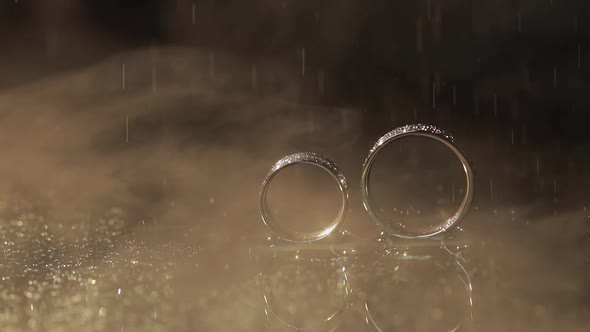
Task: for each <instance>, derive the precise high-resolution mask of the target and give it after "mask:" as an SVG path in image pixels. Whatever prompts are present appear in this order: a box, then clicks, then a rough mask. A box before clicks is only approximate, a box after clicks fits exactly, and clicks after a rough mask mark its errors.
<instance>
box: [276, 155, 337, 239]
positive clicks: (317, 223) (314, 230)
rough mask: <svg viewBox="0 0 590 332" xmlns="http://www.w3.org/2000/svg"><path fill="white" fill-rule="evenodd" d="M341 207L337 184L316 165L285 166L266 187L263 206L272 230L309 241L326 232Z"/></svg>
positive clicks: (335, 219) (327, 172)
mask: <svg viewBox="0 0 590 332" xmlns="http://www.w3.org/2000/svg"><path fill="white" fill-rule="evenodd" d="M342 206H343V198H342V193H341V191H340V187H339V185H338V181H337V180H336V179H335V178H334V176H333V175H332V174H331V173H330V172H329V171H328V170H326V169H324V168H323V167H321V166H319V165H317V164H311V163H307V162H299V163H296V164H291V165H288V166H286V167H284V168H282V169H280V170H279V171H278V172H277V173H276V174H275V175H274V177H273V178H272V181H271V182H270V183H269V184H268V189H267V194H266V207H267V213H268V214H269V217H270V218H272V222H273V224H274V227H275V228H276V229H278V230H280V231H281V232H283V233H289V234H290V235H291V236H294V237H296V238H297V239H303V238H309V239H313V238H316V237H318V236H320V235H321V234H324V232H329V231H330V230H331V229H332V228H333V226H334V225H335V224H336V222H337V221H338V220H337V219H338V216H339V214H340V211H341V209H342ZM279 235H280V234H279Z"/></svg>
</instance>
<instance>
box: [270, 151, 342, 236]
mask: <svg viewBox="0 0 590 332" xmlns="http://www.w3.org/2000/svg"><path fill="white" fill-rule="evenodd" d="M297 164H308V165H312V166H316V167H320V168H322V169H323V170H325V171H326V172H327V173H328V174H330V176H331V177H332V178H333V179H334V180H336V183H337V184H338V188H339V190H340V194H341V197H342V204H341V206H340V210H339V211H338V215H337V216H336V218H334V220H333V221H332V222H331V223H330V225H328V226H327V227H326V228H324V229H322V230H319V231H316V232H297V231H293V230H290V229H288V228H285V227H284V226H281V225H279V224H278V223H277V222H276V220H275V219H274V218H273V217H272V215H271V213H270V212H269V207H268V201H267V194H268V188H269V185H270V183H271V181H272V180H273V178H274V177H275V176H276V175H277V174H278V173H280V171H281V170H284V169H285V168H287V167H291V166H294V165H297ZM348 198H349V190H348V184H347V182H346V177H345V176H344V174H343V173H342V172H341V171H340V169H339V168H338V167H337V166H336V164H335V163H334V162H332V161H331V160H329V159H328V158H327V157H324V156H322V155H320V154H317V153H315V152H300V153H295V154H292V155H289V156H286V157H284V158H282V159H281V160H279V161H277V162H276V163H275V164H274V165H273V167H272V169H271V171H270V172H269V173H268V175H267V176H266V178H265V179H264V181H263V182H262V189H261V191H260V215H261V216H262V221H263V222H264V224H265V225H266V226H267V227H268V228H269V229H270V230H271V231H272V232H273V233H274V234H275V235H277V236H278V237H280V238H282V239H284V240H287V241H291V242H311V241H317V240H321V239H323V238H325V237H326V236H328V235H330V234H331V233H332V232H333V231H334V230H335V229H337V228H338V227H340V225H341V224H342V222H343V221H344V217H345V216H346V213H347V212H348V204H349V203H348Z"/></svg>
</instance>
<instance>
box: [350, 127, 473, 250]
mask: <svg viewBox="0 0 590 332" xmlns="http://www.w3.org/2000/svg"><path fill="white" fill-rule="evenodd" d="M407 136H422V137H428V138H432V139H435V140H437V141H439V142H442V143H444V144H445V145H446V146H447V147H448V148H450V149H451V151H453V153H454V154H455V155H456V156H457V158H459V160H460V161H461V164H462V166H463V170H464V172H465V178H466V190H465V196H464V197H463V201H462V202H461V205H460V206H459V208H458V209H457V211H456V212H455V213H454V214H453V215H452V216H451V217H450V218H448V219H447V220H446V221H445V222H444V224H443V225H442V226H441V227H439V228H438V229H437V230H436V231H434V232H431V233H427V234H415V233H412V232H410V231H408V230H406V229H404V228H401V227H398V228H392V227H390V226H389V225H387V223H385V222H384V221H383V220H382V218H381V217H380V216H379V214H377V212H376V210H375V208H374V207H373V200H372V199H371V197H370V195H369V192H370V191H369V190H370V188H369V176H370V174H371V168H372V166H373V163H374V162H375V159H376V158H377V155H378V154H379V151H381V149H382V148H383V147H385V146H386V145H387V144H390V143H392V142H393V141H395V140H398V139H401V138H403V137H407ZM361 197H362V199H363V205H364V207H365V210H367V212H368V213H369V215H370V216H371V218H372V219H373V220H374V221H375V222H376V223H377V224H378V225H379V226H381V228H383V230H385V231H386V232H387V233H389V234H390V235H394V236H397V237H402V238H426V237H431V236H434V235H438V234H440V233H443V232H445V231H447V230H448V229H449V228H452V227H453V226H456V225H457V224H458V223H459V221H461V219H462V218H463V216H465V214H466V213H467V211H468V210H469V205H470V204H471V199H472V198H473V171H472V169H471V166H470V165H469V162H468V161H467V158H465V155H464V154H463V153H462V152H461V150H460V149H459V148H458V147H457V146H456V145H455V144H454V143H453V136H451V135H450V134H448V133H445V132H444V131H442V130H440V129H439V128H437V127H435V126H430V125H423V124H413V125H406V126H403V127H399V128H396V129H394V130H392V131H390V132H388V133H387V134H385V135H383V136H382V137H381V138H379V140H377V142H376V143H375V145H373V147H372V148H371V150H370V151H369V155H368V156H367V159H365V162H364V164H363V171H362V174H361Z"/></svg>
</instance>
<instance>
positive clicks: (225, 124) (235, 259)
mask: <svg viewBox="0 0 590 332" xmlns="http://www.w3.org/2000/svg"><path fill="white" fill-rule="evenodd" d="M149 54H151V53H150V51H149V50H145V51H138V52H137V53H133V54H126V55H121V56H116V57H113V58H110V59H108V60H106V61H104V62H100V63H98V64H95V65H93V66H91V67H89V68H87V69H86V70H85V71H83V72H80V73H73V74H64V75H63V76H61V77H57V78H51V79H49V80H48V81H47V82H37V83H32V84H30V85H24V86H22V87H18V88H15V89H13V90H10V91H4V92H3V93H2V94H1V95H0V105H3V107H6V109H4V110H3V113H2V121H1V122H0V129H1V130H0V142H1V143H2V147H3V148H2V151H3V152H2V153H3V156H4V159H3V162H2V164H1V165H0V176H1V177H2V181H0V182H1V183H2V184H1V185H0V188H1V189H2V193H1V196H0V245H1V248H2V253H3V255H2V260H1V261H0V275H1V278H2V279H1V282H0V327H2V330H4V331H21V330H26V329H30V330H38V331H45V330H52V331H74V330H104V331H136V330H137V331H265V330H267V331H297V330H299V331H456V330H461V331H478V332H479V331H522V330H529V331H532V330H534V331H556V330H562V331H586V330H587V327H588V325H589V324H590V299H589V297H588V294H589V293H590V283H589V282H588V280H590V265H589V264H590V262H589V261H588V260H589V257H590V242H589V240H588V236H589V230H588V227H589V226H588V220H589V215H590V211H588V208H589V207H590V206H587V197H588V196H587V194H588V190H587V189H586V186H585V183H586V182H587V180H585V179H588V177H587V174H586V173H585V172H586V171H585V170H584V167H583V165H584V164H583V161H584V159H583V157H581V156H583V153H580V155H576V154H572V155H571V156H570V157H571V158H572V159H573V160H577V161H578V162H579V164H578V166H579V168H580V169H581V170H580V171H579V172H569V171H563V172H561V173H555V174H554V175H551V176H549V175H546V173H544V171H545V168H544V167H545V165H547V164H549V160H550V158H548V157H547V155H548V154H549V153H548V152H546V151H545V150H541V152H539V153H540V156H541V157H540V162H539V161H538V159H537V158H539V157H538V155H539V154H538V153H536V152H535V151H533V149H531V148H529V147H527V146H525V145H521V146H518V147H512V148H510V146H511V142H510V140H507V141H506V142H503V143H502V142H500V143H497V144H498V145H499V146H501V147H506V149H504V150H501V149H497V150H495V151H496V152H495V153H494V154H493V155H492V154H490V152H489V149H488V148H487V147H488V145H486V144H487V143H486V142H487V141H486V140H485V138H483V139H482V138H481V137H480V136H479V135H477V133H473V132H470V131H469V130H458V131H459V132H458V133H456V134H455V133H454V134H455V135H456V143H457V144H458V145H459V146H461V147H462V148H463V149H465V151H466V152H467V154H468V155H469V157H470V159H471V160H473V167H474V169H475V171H476V197H475V200H474V202H473V204H472V207H471V211H470V213H469V214H468V215H467V216H466V218H465V219H464V220H463V222H462V223H461V225H460V228H459V229H456V230H454V231H452V232H449V233H448V234H446V236H445V237H444V238H437V239H430V240H419V241H408V240H400V239H396V238H393V237H389V236H387V234H382V230H381V229H380V228H379V227H378V226H377V225H376V224H375V223H374V222H373V221H372V220H371V219H370V218H369V217H368V215H367V214H366V212H365V211H364V210H363V208H362V205H361V200H360V194H359V187H358V185H357V184H358V183H359V177H360V168H361V165H362V162H363V160H364V158H365V157H366V154H367V151H368V149H369V148H370V146H371V144H372V143H373V142H374V140H375V139H377V138H378V137H379V136H380V135H381V134H383V132H371V131H367V130H366V129H363V128H362V127H361V125H360V123H362V122H361V121H360V118H361V117H362V116H363V115H362V114H363V113H362V111H360V110H356V109H335V108H329V107H325V108H320V107H317V106H313V107H312V106H309V105H304V104H300V103H297V102H295V101H294V99H295V98H292V91H291V90H289V89H287V88H286V89H285V90H284V91H282V92H281V93H277V94H273V95H271V96H265V97H264V98H262V97H260V96H257V95H255V94H254V93H252V92H251V91H249V90H247V89H245V88H243V87H241V85H239V84H237V83H236V81H235V80H238V78H236V77H235V76H231V75H228V76H227V77H225V78H224V79H219V80H211V79H210V78H209V76H208V75H209V74H208V67H207V66H206V65H205V66H201V65H199V64H200V63H201V62H199V61H201V60H203V61H205V62H204V63H207V62H206V59H207V58H208V55H207V54H202V53H199V52H196V51H189V50H184V49H175V48H168V49H163V50H160V55H159V56H160V58H159V59H160V60H159V64H160V65H159V67H158V70H159V71H160V72H162V73H163V74H161V76H160V77H167V76H166V75H168V76H170V77H172V76H174V77H177V78H178V79H177V80H169V81H165V80H164V81H162V82H159V83H158V86H157V89H156V90H153V89H152V85H151V83H149V82H150V80H151V79H152V78H151V77H152V76H151V75H152V74H151V64H150V60H148V59H149V56H148V55H149ZM223 61H226V65H227V66H229V65H230V64H232V65H234V66H237V67H239V66H243V67H246V68H247V67H248V65H247V64H243V63H241V62H240V61H239V60H237V59H232V58H229V57H228V58H223V57H220V58H218V62H217V64H218V66H219V67H218V70H219V71H218V72H217V73H218V74H219V75H221V77H223V70H222V68H227V67H224V65H223V63H224V62H223ZM122 63H134V65H135V66H137V68H140V69H141V68H142V69H145V70H143V71H139V70H138V72H137V74H136V75H137V76H136V77H135V78H134V80H131V78H128V81H127V85H126V87H125V89H124V90H122V89H120V87H119V86H118V85H117V87H116V88H113V86H112V85H113V84H112V82H113V81H116V82H117V84H118V82H120V80H119V79H120V74H121V73H120V70H121V66H120V65H121V64H122ZM182 63H185V64H186V66H187V67H186V68H193V67H191V66H194V68H193V69H191V70H193V71H194V72H195V73H201V74H202V76H199V75H197V74H194V75H191V77H185V76H183V73H184V72H185V69H186V68H184V69H183V68H180V69H179V68H177V66H180V64H182ZM173 64H174V65H173ZM199 66H201V67H199ZM260 70H263V69H262V66H261V68H260ZM164 73H166V74H164ZM128 75H130V74H129V73H128ZM142 75H143V76H142ZM287 76H289V75H287ZM183 77H184V78H187V79H189V78H192V79H193V83H192V85H187V84H184V83H185V81H183V80H182V79H180V78H183ZM287 81H288V80H287ZM145 82H147V83H146V84H147V85H146V84H144V83H145ZM393 126H394V125H393V124H392V126H391V127H393ZM391 129H392V128H391ZM449 130H450V129H449ZM308 150H309V151H317V152H319V153H322V154H326V155H329V156H330V157H331V158H332V159H333V160H334V161H335V162H337V163H338V165H339V166H341V168H342V170H343V172H344V173H345V174H346V175H347V177H348V179H349V184H350V187H351V211H350V214H349V215H348V216H347V218H346V221H345V222H344V224H343V227H342V229H340V230H339V232H338V233H336V234H334V235H333V236H330V237H328V238H325V239H323V240H321V241H318V242H314V243H304V244H295V243H289V242H285V241H281V240H280V239H276V238H274V237H272V234H271V233H270V232H269V230H268V229H267V228H265V227H264V224H263V223H262V220H261V218H260V214H259V211H258V194H259V189H260V184H261V182H262V180H263V179H264V177H265V176H266V174H267V172H268V170H269V168H270V167H271V165H272V164H273V163H274V162H275V161H276V160H278V159H280V158H282V157H283V156H284V155H287V154H290V153H294V152H298V151H308ZM409 151H412V150H409ZM410 157H411V156H410ZM410 157H408V158H410ZM399 158H401V157H397V158H393V160H392V161H391V162H392V163H394V165H392V167H391V172H390V173H389V174H388V173H387V172H386V171H385V170H386V169H387V167H386V165H385V166H383V169H382V171H381V173H382V174H381V176H383V183H385V184H388V185H391V186H397V187H396V189H399V188H403V187H404V186H407V185H409V184H412V183H419V184H420V185H419V186H416V187H412V188H409V189H407V190H400V191H389V192H387V190H386V189H388V188H387V187H384V188H382V189H383V190H384V192H385V194H386V196H387V198H388V200H385V203H384V204H388V206H386V208H394V207H395V204H397V203H398V202H403V204H406V203H408V202H410V203H412V202H415V204H416V205H417V206H421V209H423V210H424V209H428V208H432V205H436V204H433V203H432V202H433V196H436V195H440V197H441V199H440V203H441V204H440V205H441V206H443V207H444V206H445V205H444V204H447V203H448V204H447V205H448V206H451V207H452V204H451V203H452V201H453V199H452V197H453V196H452V195H453V191H452V190H453V186H452V185H451V189H450V191H449V185H448V183H446V182H445V183H444V184H443V185H442V187H440V188H442V189H441V190H438V189H440V188H439V187H438V185H439V184H440V183H437V180H436V179H442V180H445V181H447V180H449V181H447V182H453V181H450V180H451V179H454V177H455V175H456V174H455V173H454V172H455V171H454V170H451V169H450V168H449V169H447V168H446V167H443V165H444V162H443V160H441V159H440V158H437V160H435V161H432V162H437V165H440V167H433V168H432V176H433V178H432V179H430V178H428V177H425V176H424V175H423V174H422V175H421V174H414V173H413V172H412V171H415V170H418V171H422V170H424V169H426V168H427V166H432V162H431V163H430V164H429V163H428V162H426V164H424V165H423V166H421V167H419V168H416V166H412V165H406V164H404V163H398V162H396V160H397V159H399ZM426 159H428V158H426ZM412 160H413V159H411V158H410V159H408V161H409V162H411V161H412ZM539 163H540V164H541V166H539ZM449 165H454V164H453V163H452V162H449ZM394 166H395V167H394ZM404 167H405V171H404V169H403V168H404ZM412 167H414V169H412ZM449 167H450V166H449ZM539 168H540V169H539ZM458 174H460V173H458ZM434 176H436V177H434ZM413 177H415V181H413V180H412V178H413ZM294 181H296V180H294ZM288 183H289V182H288V181H286V182H285V184H286V185H288ZM523 183H525V184H526V183H529V184H530V185H528V186H527V185H523ZM327 184H328V186H329V184H332V182H327ZM437 188H438V189H437ZM389 189H391V187H389ZM455 189H456V190H457V191H456V194H457V195H459V194H460V193H461V191H460V185H458V186H457V187H456V188H455ZM437 190H438V191H437ZM433 193H434V194H433ZM437 193H438V194H437ZM283 194H284V195H287V196H288V194H289V192H288V191H285V192H283ZM313 194H314V195H319V196H320V199H319V200H316V201H314V202H312V203H314V204H315V203H317V202H318V201H323V200H325V201H326V202H331V201H333V200H334V197H333V195H334V194H335V195H338V192H336V193H334V192H333V191H330V190H328V189H326V190H325V191H324V190H318V191H317V192H314V193H313ZM322 195H325V196H326V197H321V196H322ZM291 196H293V195H291ZM398 197H399V199H398ZM275 198H276V197H275ZM290 199H293V200H296V199H297V197H291V198H290ZM306 199H309V198H306ZM335 199H336V200H337V199H338V196H336V198H335ZM387 202H391V203H387ZM434 202H435V203H436V202H437V201H436V197H434ZM286 203H287V202H285V204H286ZM443 203H444V204H443ZM326 205H330V204H327V203H326ZM310 206H313V208H314V209H315V210H314V211H311V213H310V211H306V210H305V209H307V208H303V209H302V210H301V215H307V216H313V217H314V218H318V219H321V216H322V214H325V218H332V217H333V215H334V209H333V208H332V206H331V205H330V208H327V209H326V210H325V211H324V210H322V207H323V206H322V204H316V205H313V204H311V205H310ZM437 208H440V207H437ZM447 208H448V207H447ZM296 210H297V208H289V209H287V211H289V220H294V221H293V222H296V220H297V211H296ZM293 211H295V212H293ZM436 211H437V210H436V209H434V210H432V213H435V212H436ZM443 212H445V211H443ZM424 218H427V217H424ZM420 221H421V222H425V223H428V220H426V219H421V220H420ZM306 222H308V220H306ZM312 224H313V223H309V222H308V223H305V222H302V224H301V225H302V226H303V227H311V226H313V225H312Z"/></svg>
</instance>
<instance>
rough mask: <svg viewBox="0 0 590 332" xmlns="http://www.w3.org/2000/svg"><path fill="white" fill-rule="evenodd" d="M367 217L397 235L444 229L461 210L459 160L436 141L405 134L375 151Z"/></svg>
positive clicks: (462, 177) (464, 184)
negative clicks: (371, 211)
mask: <svg viewBox="0 0 590 332" xmlns="http://www.w3.org/2000/svg"><path fill="white" fill-rule="evenodd" d="M367 185H368V197H369V199H370V204H371V207H372V209H373V213H374V214H375V216H376V217H377V218H378V219H379V220H380V222H381V223H382V224H383V226H385V227H387V228H389V229H390V230H393V231H394V232H395V233H397V234H402V235H408V236H426V235H428V234H433V233H437V232H438V231H440V230H441V229H444V228H445V227H446V225H447V223H448V221H449V220H451V218H453V217H454V216H455V215H456V213H457V211H458V210H459V209H460V208H461V204H462V202H463V200H464V198H465V196H466V191H467V189H468V188H467V177H466V174H465V169H464V166H463V163H462V161H461V160H460V159H459V158H458V156H457V155H456V154H455V152H454V151H453V150H452V149H451V148H450V147H449V146H447V145H446V144H445V143H444V142H443V141H441V140H440V139H439V138H435V137H433V136H430V135H425V134H411V135H407V136H404V137H400V138H399V139H396V140H394V141H391V142H389V143H388V144H386V145H385V146H383V147H382V148H381V150H380V151H379V152H378V154H377V155H376V157H375V159H374V162H373V164H372V168H371V171H370V173H369V176H368V179H367Z"/></svg>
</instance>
